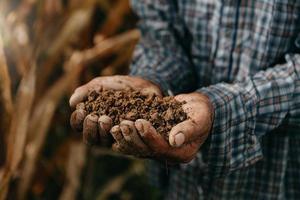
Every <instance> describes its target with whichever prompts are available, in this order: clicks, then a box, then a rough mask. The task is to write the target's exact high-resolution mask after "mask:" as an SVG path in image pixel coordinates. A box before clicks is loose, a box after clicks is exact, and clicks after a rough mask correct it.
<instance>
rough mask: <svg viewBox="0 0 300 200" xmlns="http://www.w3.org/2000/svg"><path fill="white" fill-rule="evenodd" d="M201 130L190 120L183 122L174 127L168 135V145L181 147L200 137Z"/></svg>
mask: <svg viewBox="0 0 300 200" xmlns="http://www.w3.org/2000/svg"><path fill="white" fill-rule="evenodd" d="M200 131H201V129H200V128H199V126H198V125H197V124H196V123H195V122H194V121H192V120H190V119H189V120H186V121H183V122H181V123H179V124H177V125H176V126H174V127H173V128H172V129H171V131H170V134H169V143H170V145H171V146H174V147H181V146H182V145H183V144H186V143H189V142H191V141H193V140H195V139H196V138H198V137H199V136H200V134H201V133H200Z"/></svg>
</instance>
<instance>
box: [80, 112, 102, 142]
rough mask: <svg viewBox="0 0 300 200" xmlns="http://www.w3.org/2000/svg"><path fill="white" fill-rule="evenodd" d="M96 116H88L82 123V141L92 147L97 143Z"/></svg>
mask: <svg viewBox="0 0 300 200" xmlns="http://www.w3.org/2000/svg"><path fill="white" fill-rule="evenodd" d="M99 139H100V138H99V134H98V116H97V115H95V114H89V115H88V116H87V117H86V118H85V120H84V122H83V141H84V142H85V143H86V144H89V145H94V144H97V143H99Z"/></svg>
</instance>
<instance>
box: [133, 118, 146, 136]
mask: <svg viewBox="0 0 300 200" xmlns="http://www.w3.org/2000/svg"><path fill="white" fill-rule="evenodd" d="M135 126H136V128H137V129H138V131H139V133H140V134H141V135H142V136H144V126H143V123H142V122H140V121H136V122H135Z"/></svg>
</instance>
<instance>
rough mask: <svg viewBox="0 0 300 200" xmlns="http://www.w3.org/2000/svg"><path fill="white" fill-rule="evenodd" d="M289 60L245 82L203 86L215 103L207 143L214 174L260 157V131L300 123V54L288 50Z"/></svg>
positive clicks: (228, 170)
mask: <svg viewBox="0 0 300 200" xmlns="http://www.w3.org/2000/svg"><path fill="white" fill-rule="evenodd" d="M286 61H287V62H286V63H285V64H282V65H276V66H274V67H273V68H270V69H268V70H265V71H260V72H259V73H257V74H255V75H254V76H251V77H248V78H247V80H246V81H244V82H238V83H234V84H226V83H219V84H216V85H212V86H210V87H207V88H201V89H199V91H200V92H201V93H204V94H206V95H207V96H208V97H209V98H210V100H211V102H212V103H213V106H214V108H215V118H214V124H213V130H212V132H211V135H210V140H209V144H208V145H207V146H208V148H207V151H208V152H207V163H208V166H209V169H210V171H211V172H212V174H213V175H214V176H222V175H226V174H228V173H230V172H232V171H234V170H237V169H241V168H244V167H247V166H249V165H251V164H253V163H255V162H256V161H258V160H260V159H261V158H262V157H263V154H262V149H261V146H260V137H261V136H263V135H265V134H267V133H269V132H270V131H272V130H274V129H275V128H277V127H278V126H280V125H282V124H283V123H285V122H286V121H289V122H288V123H289V126H290V125H291V123H292V124H295V125H297V124H298V125H299V124H300V121H299V119H300V55H297V54H293V55H287V56H286ZM299 134H300V132H299Z"/></svg>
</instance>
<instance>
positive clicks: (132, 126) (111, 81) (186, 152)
mask: <svg viewBox="0 0 300 200" xmlns="http://www.w3.org/2000/svg"><path fill="white" fill-rule="evenodd" d="M100 89H106V90H123V89H134V90H138V91H140V92H141V93H143V94H146V95H152V94H156V95H159V96H162V92H161V90H160V88H159V87H158V86H157V85H155V84H154V83H152V82H150V81H147V80H144V79H142V78H139V77H132V76H106V77H99V78H95V79H93V80H92V81H90V82H89V83H87V84H85V85H83V86H81V87H79V88H77V89H76V90H75V91H74V93H73V95H72V96H71V98H70V106H71V107H73V108H75V107H76V109H75V111H74V112H73V113H72V115H71V120H70V121H71V125H72V127H73V128H75V129H76V130H77V131H79V132H82V133H83V140H84V142H86V143H87V144H96V145H102V146H110V147H112V149H113V150H114V151H116V152H119V153H122V154H126V155H132V156H136V157H142V158H151V159H156V160H161V161H167V162H169V163H187V162H190V161H191V160H192V159H193V158H194V157H195V155H196V153H197V152H198V150H199V148H200V147H201V145H202V144H203V143H204V141H205V140H206V138H207V137H208V135H209V133H210V130H211V127H212V121H213V108H212V105H211V103H210V101H209V99H208V97H207V96H205V95H203V94H201V93H199V92H194V93H189V94H180V95H177V96H175V99H176V100H177V101H180V102H183V101H185V102H186V103H185V104H184V105H183V106H182V107H183V110H184V111H185V112H186V114H187V115H188V119H187V120H185V121H183V122H181V123H179V124H177V125H176V126H174V127H173V128H172V129H171V131H170V133H169V141H166V140H165V138H163V136H162V135H160V134H159V133H157V132H156V130H155V128H154V127H153V126H152V125H151V123H150V122H149V121H147V120H145V119H138V120H136V121H129V120H124V121H122V122H121V123H120V124H119V125H115V126H113V124H112V119H111V118H110V117H108V116H99V117H98V116H97V115H94V114H89V115H87V113H86V111H85V110H84V106H83V103H82V102H83V101H84V100H85V99H86V98H87V95H88V93H89V92H90V91H93V90H96V91H97V90H100ZM112 138H113V139H112Z"/></svg>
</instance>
